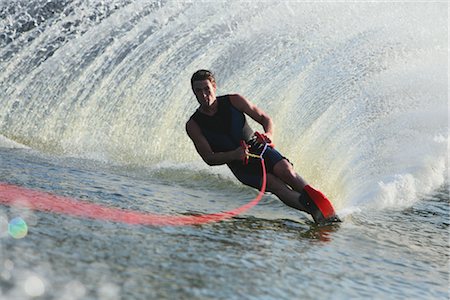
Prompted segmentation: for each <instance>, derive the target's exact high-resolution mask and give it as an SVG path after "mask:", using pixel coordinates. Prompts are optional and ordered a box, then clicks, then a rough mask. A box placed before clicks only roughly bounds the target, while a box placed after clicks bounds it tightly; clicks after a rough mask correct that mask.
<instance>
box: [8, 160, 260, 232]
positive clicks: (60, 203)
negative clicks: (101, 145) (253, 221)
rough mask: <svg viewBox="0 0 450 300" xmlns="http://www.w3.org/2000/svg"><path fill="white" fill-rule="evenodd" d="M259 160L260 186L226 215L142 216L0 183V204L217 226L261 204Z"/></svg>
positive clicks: (139, 220)
mask: <svg viewBox="0 0 450 300" xmlns="http://www.w3.org/2000/svg"><path fill="white" fill-rule="evenodd" d="M260 158H261V167H262V173H263V178H262V186H261V190H260V191H259V193H258V195H257V196H256V198H255V199H253V200H252V201H250V202H249V203H247V204H245V205H242V206H240V207H238V208H235V209H233V210H230V211H225V212H221V213H214V214H204V215H195V216H174V215H159V214H152V213H142V212H138V211H132V210H124V209H120V208H113V207H107V206H103V205H101V204H95V203H89V202H86V201H80V200H76V199H73V198H69V197H64V196H58V195H54V194H51V193H47V192H42V191H37V190H33V189H27V188H23V187H20V186H17V185H12V184H8V183H1V182H0V204H4V205H8V206H15V207H23V208H27V209H31V210H36V211H44V212H51V213H59V214H65V215H69V216H73V217H81V218H90V219H96V220H104V221H112V222H120V223H127V224H134V225H151V226H182V225H195V224H205V223H210V222H218V221H222V220H226V219H229V218H232V217H234V216H236V215H238V214H241V213H243V212H245V211H246V210H248V209H250V208H252V207H253V206H255V205H256V204H258V202H259V201H260V200H261V198H262V196H263V195H264V192H265V190H266V167H265V165H264V159H263V158H262V155H261V156H260Z"/></svg>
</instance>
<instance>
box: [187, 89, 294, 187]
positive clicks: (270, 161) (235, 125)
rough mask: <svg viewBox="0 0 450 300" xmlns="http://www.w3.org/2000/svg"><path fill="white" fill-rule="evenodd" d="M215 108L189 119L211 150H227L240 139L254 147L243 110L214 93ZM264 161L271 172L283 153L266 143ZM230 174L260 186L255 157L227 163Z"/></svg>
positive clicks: (260, 178)
mask: <svg viewBox="0 0 450 300" xmlns="http://www.w3.org/2000/svg"><path fill="white" fill-rule="evenodd" d="M217 103H218V110H217V112H216V114H214V115H213V116H208V115H205V114H203V113H201V112H200V111H198V110H197V111H196V112H195V113H194V114H193V115H192V117H191V118H192V119H193V120H194V121H195V122H196V123H197V124H198V126H199V127H200V129H201V131H202V133H203V135H204V136H205V138H206V140H207V141H208V143H209V145H210V146H211V149H212V150H213V151H214V152H227V151H232V150H235V149H236V148H238V147H240V146H241V140H244V141H246V143H247V144H249V145H250V146H251V148H250V151H251V152H252V153H253V151H252V149H256V148H257V147H258V145H256V144H255V141H254V140H253V139H252V138H253V133H254V132H253V130H252V129H251V128H250V126H249V125H248V124H247V121H246V119H245V115H244V113H242V112H241V111H239V110H238V109H237V108H235V107H234V106H233V105H232V104H231V102H230V96H229V95H225V96H219V97H217ZM263 157H264V163H265V166H266V170H267V172H268V173H272V172H273V166H274V165H275V164H276V163H277V162H279V161H280V160H282V159H283V158H285V157H283V156H282V155H281V154H280V153H279V152H278V151H276V150H275V149H273V148H271V147H268V148H267V150H266V151H265V152H264V155H263ZM227 165H228V167H229V168H230V169H231V171H232V172H233V174H234V175H235V176H236V177H237V179H239V181H241V182H242V183H244V184H246V185H249V186H252V187H254V188H257V189H260V188H261V185H262V170H261V162H260V161H259V160H258V159H254V158H253V159H252V158H250V159H249V162H248V164H247V165H244V164H243V163H242V161H241V160H237V161H233V162H230V163H227Z"/></svg>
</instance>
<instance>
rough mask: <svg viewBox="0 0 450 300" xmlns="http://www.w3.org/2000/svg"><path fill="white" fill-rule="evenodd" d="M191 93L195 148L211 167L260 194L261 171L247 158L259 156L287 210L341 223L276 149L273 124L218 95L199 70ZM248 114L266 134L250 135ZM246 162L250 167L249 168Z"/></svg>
mask: <svg viewBox="0 0 450 300" xmlns="http://www.w3.org/2000/svg"><path fill="white" fill-rule="evenodd" d="M191 87H192V91H193V92H194V94H195V97H196V98H197V101H198V103H199V104H200V106H199V107H198V109H197V111H196V112H195V113H194V114H193V115H192V116H191V118H190V119H189V121H188V122H187V123H186V131H187V134H188V135H189V137H190V138H191V140H192V142H193V143H194V145H195V149H196V150H197V152H198V154H199V155H200V156H201V157H202V159H203V160H204V161H205V162H206V163H207V164H208V165H210V166H213V165H222V164H227V165H228V167H229V168H230V170H231V171H232V172H233V174H234V175H235V176H236V177H237V178H238V179H239V180H240V181H241V182H242V183H244V184H246V185H249V186H252V187H254V188H257V189H260V188H261V185H262V171H261V170H262V168H261V164H260V162H259V161H258V160H256V159H250V160H249V159H248V158H249V154H250V153H253V152H257V153H258V151H261V148H262V144H265V143H267V144H269V145H270V146H269V147H267V148H266V151H265V152H264V154H263V157H264V163H265V166H266V170H267V188H266V189H267V191H269V192H272V193H273V194H275V195H276V196H277V197H278V198H279V199H280V200H281V201H283V202H284V203H285V204H286V205H288V206H290V207H293V208H296V209H298V210H301V211H305V212H307V213H309V214H311V215H312V217H313V219H314V221H315V222H316V223H319V224H320V223H328V222H336V221H339V218H338V217H337V215H336V214H335V211H334V208H333V206H332V205H331V203H330V202H329V200H328V199H327V198H326V197H325V196H324V195H323V194H322V193H321V192H320V191H317V190H315V189H314V188H312V187H311V186H310V185H308V184H307V183H306V182H305V180H304V179H303V178H301V177H300V176H299V175H298V174H297V173H296V172H295V171H294V169H293V167H292V164H291V163H290V162H289V161H288V160H287V159H286V158H285V157H284V156H282V155H281V154H280V153H279V152H278V151H277V150H275V149H274V148H273V144H272V136H273V130H274V128H273V127H274V125H273V122H272V119H271V118H270V117H269V116H268V115H267V114H266V113H265V112H264V111H262V110H261V109H259V108H258V107H257V106H256V105H254V104H253V103H251V102H250V101H248V100H247V99H245V98H244V97H242V96H241V95H237V94H234V95H225V96H218V97H217V96H216V90H217V86H216V80H215V78H214V75H213V74H212V73H211V72H210V71H208V70H198V71H197V72H195V73H194V74H193V75H192V78H191ZM246 115H247V116H249V117H250V118H252V119H253V120H255V121H256V122H258V123H259V124H261V126H262V127H263V129H264V134H257V135H255V133H254V132H253V131H252V130H251V128H250V127H249V126H248V124H247V122H246ZM245 162H248V163H245Z"/></svg>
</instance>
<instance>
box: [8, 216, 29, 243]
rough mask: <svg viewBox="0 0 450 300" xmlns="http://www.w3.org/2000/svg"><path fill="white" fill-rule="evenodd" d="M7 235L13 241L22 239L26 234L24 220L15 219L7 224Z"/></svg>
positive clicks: (26, 229)
mask: <svg viewBox="0 0 450 300" xmlns="http://www.w3.org/2000/svg"><path fill="white" fill-rule="evenodd" d="M8 233H9V235H10V236H12V237H13V238H15V239H21V238H24V237H25V236H26V235H27V234H28V226H27V223H26V222H25V220H24V219H22V218H21V217H16V218H14V219H12V220H11V221H10V222H9V224H8Z"/></svg>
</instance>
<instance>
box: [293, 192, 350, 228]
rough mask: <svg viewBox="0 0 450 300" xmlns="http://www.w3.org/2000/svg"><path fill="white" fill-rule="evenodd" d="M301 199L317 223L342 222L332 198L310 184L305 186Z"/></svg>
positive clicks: (301, 202)
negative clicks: (329, 198)
mask: <svg viewBox="0 0 450 300" xmlns="http://www.w3.org/2000/svg"><path fill="white" fill-rule="evenodd" d="M299 201H300V204H301V205H303V206H304V207H305V208H306V211H307V212H308V213H310V214H311V216H312V217H313V219H314V222H316V223H317V224H328V223H335V222H341V220H340V219H339V217H338V216H337V215H336V212H335V211H334V208H333V205H332V204H331V202H330V200H328V198H327V197H326V196H325V195H324V194H323V193H322V192H320V191H319V190H316V189H314V188H313V187H311V186H310V185H307V186H305V187H304V189H303V191H302V193H301V194H300V198H299Z"/></svg>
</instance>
